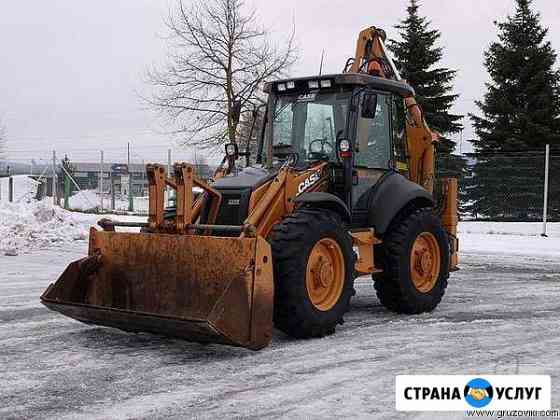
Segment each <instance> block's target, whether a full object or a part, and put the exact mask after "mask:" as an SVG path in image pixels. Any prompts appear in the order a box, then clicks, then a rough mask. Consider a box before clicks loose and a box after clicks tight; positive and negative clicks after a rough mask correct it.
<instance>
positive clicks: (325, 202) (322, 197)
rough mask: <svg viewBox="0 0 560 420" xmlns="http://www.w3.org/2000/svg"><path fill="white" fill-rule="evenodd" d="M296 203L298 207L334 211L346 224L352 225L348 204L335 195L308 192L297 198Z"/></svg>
mask: <svg viewBox="0 0 560 420" xmlns="http://www.w3.org/2000/svg"><path fill="white" fill-rule="evenodd" d="M294 203H295V204H296V206H304V205H307V206H310V207H314V208H321V209H326V210H331V211H334V212H335V213H337V214H338V215H339V216H340V217H341V218H342V220H343V221H345V222H346V223H350V222H351V220H352V216H351V214H350V210H349V209H348V206H347V205H346V203H344V201H342V200H341V199H340V198H338V197H337V196H336V195H334V194H329V193H326V192H307V193H303V194H301V195H299V196H298V197H296V199H295V200H294Z"/></svg>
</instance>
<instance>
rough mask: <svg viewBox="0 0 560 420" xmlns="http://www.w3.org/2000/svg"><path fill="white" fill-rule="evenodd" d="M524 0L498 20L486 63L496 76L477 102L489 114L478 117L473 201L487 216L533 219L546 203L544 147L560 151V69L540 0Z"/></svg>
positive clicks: (493, 75)
mask: <svg viewBox="0 0 560 420" xmlns="http://www.w3.org/2000/svg"><path fill="white" fill-rule="evenodd" d="M516 3H517V7H516V11H515V13H514V14H513V15H512V16H508V17H507V18H506V20H505V21H504V22H495V24H496V26H497V28H498V40H497V41H496V42H493V43H492V44H491V46H490V48H489V49H488V50H487V51H486V52H485V61H484V63H485V66H486V68H487V69H488V73H489V75H490V79H491V80H490V82H489V83H487V84H486V87H487V92H486V94H485V95H484V99H483V100H482V101H477V102H476V104H477V106H478V108H479V109H480V111H481V114H482V115H481V116H477V115H472V114H471V115H470V118H471V120H472V122H473V125H474V128H475V131H476V134H477V136H478V139H477V140H474V141H473V143H474V146H475V151H476V158H477V164H476V165H475V167H474V184H473V187H472V189H471V195H470V200H469V201H471V203H473V204H474V202H475V201H476V207H477V208H478V209H479V211H480V213H482V214H483V215H484V216H487V217H501V218H523V219H528V218H529V219H530V218H532V217H536V215H537V214H538V213H539V209H538V206H539V204H538V203H539V202H542V182H543V177H544V171H543V169H542V159H543V158H542V151H544V146H545V144H547V143H548V144H550V145H551V148H552V150H553V152H554V151H555V150H556V151H558V150H560V118H559V117H560V96H559V94H560V72H559V71H558V70H555V69H554V64H555V61H556V54H555V52H554V50H553V49H552V46H551V44H550V42H549V41H546V35H547V32H548V30H547V29H546V28H543V27H542V26H541V24H540V15H539V14H538V13H535V12H534V11H532V10H531V3H532V0H516ZM536 152H540V154H535V153H536ZM512 153H514V154H512ZM528 155H530V157H527V156H528ZM475 190H479V191H477V192H476V197H475V196H474V195H475V192H474V191H475ZM559 199H560V197H559V198H556V200H559ZM552 206H553V207H554V206H555V207H558V203H556V204H555V203H552ZM541 207H542V205H541ZM541 211H542V209H541Z"/></svg>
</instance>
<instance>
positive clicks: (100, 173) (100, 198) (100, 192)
mask: <svg viewBox="0 0 560 420" xmlns="http://www.w3.org/2000/svg"><path fill="white" fill-rule="evenodd" d="M100 153H101V162H100V165H99V200H100V203H101V205H100V209H101V213H103V192H104V191H103V150H101V152H100Z"/></svg>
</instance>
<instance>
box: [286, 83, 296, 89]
mask: <svg viewBox="0 0 560 420" xmlns="http://www.w3.org/2000/svg"><path fill="white" fill-rule="evenodd" d="M286 87H287V88H288V89H295V88H296V82H288V83H286Z"/></svg>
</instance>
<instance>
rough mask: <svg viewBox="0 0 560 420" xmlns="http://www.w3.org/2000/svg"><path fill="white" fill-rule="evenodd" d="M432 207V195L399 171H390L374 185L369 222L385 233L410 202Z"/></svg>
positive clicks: (376, 229) (381, 233)
mask: <svg viewBox="0 0 560 420" xmlns="http://www.w3.org/2000/svg"><path fill="white" fill-rule="evenodd" d="M410 203H415V204H416V205H417V206H418V207H420V208H421V207H432V206H433V205H434V199H433V197H432V195H431V194H430V193H429V192H428V191H426V190H425V189H424V188H422V187H421V186H420V185H418V184H416V183H415V182H412V181H410V180H409V179H407V178H406V177H404V176H402V175H401V174H399V173H397V172H390V173H388V174H387V175H386V176H384V177H383V178H382V179H381V180H380V181H379V183H378V184H377V185H376V186H375V187H374V189H373V190H372V193H371V195H370V201H369V220H368V221H369V224H370V226H373V227H374V228H375V232H376V233H378V234H380V235H383V234H384V233H385V232H386V231H387V229H388V227H389V225H390V224H391V221H392V220H393V219H394V218H395V216H396V215H397V214H398V213H399V212H400V211H401V210H402V209H404V208H405V207H406V206H407V205H408V204H410Z"/></svg>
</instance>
